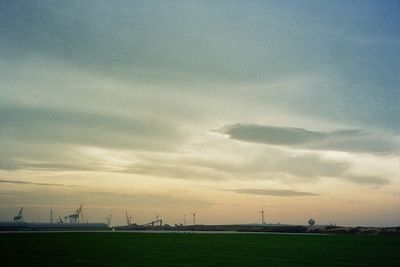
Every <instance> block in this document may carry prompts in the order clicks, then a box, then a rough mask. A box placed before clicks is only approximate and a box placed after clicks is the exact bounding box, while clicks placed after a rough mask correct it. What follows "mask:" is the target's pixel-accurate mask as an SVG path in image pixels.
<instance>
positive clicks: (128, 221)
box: [125, 210, 132, 226]
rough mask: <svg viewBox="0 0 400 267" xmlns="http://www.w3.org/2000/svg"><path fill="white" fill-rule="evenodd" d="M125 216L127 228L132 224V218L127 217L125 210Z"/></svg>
mask: <svg viewBox="0 0 400 267" xmlns="http://www.w3.org/2000/svg"><path fill="white" fill-rule="evenodd" d="M125 216H126V224H127V225H128V226H129V225H131V224H132V216H131V215H128V211H127V210H125Z"/></svg>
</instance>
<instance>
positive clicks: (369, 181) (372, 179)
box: [343, 174, 390, 186]
mask: <svg viewBox="0 0 400 267" xmlns="http://www.w3.org/2000/svg"><path fill="white" fill-rule="evenodd" d="M343 179H345V180H347V181H349V182H352V183H356V184H361V185H376V186H382V185H386V184H388V183H389V182H390V181H389V179H387V178H385V177H380V176H377V175H352V174H350V175H346V176H345V177H343Z"/></svg>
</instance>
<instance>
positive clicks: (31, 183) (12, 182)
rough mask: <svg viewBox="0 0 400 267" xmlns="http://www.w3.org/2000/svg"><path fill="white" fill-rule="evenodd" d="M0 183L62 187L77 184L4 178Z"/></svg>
mask: <svg viewBox="0 0 400 267" xmlns="http://www.w3.org/2000/svg"><path fill="white" fill-rule="evenodd" d="M0 183H10V184H24V185H25V184H27V185H41V186H62V187H74V186H75V185H65V184H52V183H38V182H28V181H20V180H3V179H0Z"/></svg>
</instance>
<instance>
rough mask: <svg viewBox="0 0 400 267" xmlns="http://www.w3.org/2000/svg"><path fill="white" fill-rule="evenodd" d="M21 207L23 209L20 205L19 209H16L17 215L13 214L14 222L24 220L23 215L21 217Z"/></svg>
mask: <svg viewBox="0 0 400 267" xmlns="http://www.w3.org/2000/svg"><path fill="white" fill-rule="evenodd" d="M23 209H24V207H21V209H20V210H19V211H18V213H17V215H16V216H14V222H23V221H24V217H22V210H23Z"/></svg>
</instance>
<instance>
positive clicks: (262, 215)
mask: <svg viewBox="0 0 400 267" xmlns="http://www.w3.org/2000/svg"><path fill="white" fill-rule="evenodd" d="M259 213H261V224H265V220H264V207H263V208H262V210H260V211H259Z"/></svg>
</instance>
